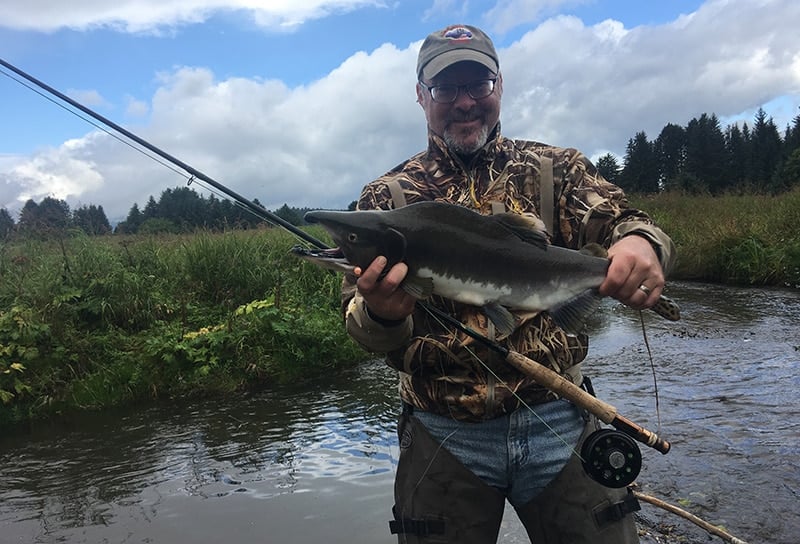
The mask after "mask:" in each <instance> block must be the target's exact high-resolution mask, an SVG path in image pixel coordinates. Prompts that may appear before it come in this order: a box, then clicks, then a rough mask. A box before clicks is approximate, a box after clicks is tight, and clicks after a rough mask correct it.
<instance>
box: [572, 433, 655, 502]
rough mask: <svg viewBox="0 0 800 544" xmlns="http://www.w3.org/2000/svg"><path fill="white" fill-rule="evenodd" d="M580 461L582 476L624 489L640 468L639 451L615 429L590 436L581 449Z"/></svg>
mask: <svg viewBox="0 0 800 544" xmlns="http://www.w3.org/2000/svg"><path fill="white" fill-rule="evenodd" d="M581 458H582V459H583V470H584V471H586V474H588V475H589V476H590V477H591V478H592V479H593V480H594V481H596V482H599V483H600V484H602V485H604V486H606V487H613V488H620V487H626V486H627V485H629V484H631V483H633V481H634V480H635V479H636V477H637V476H638V475H639V471H640V470H641V469H642V452H641V450H639V446H638V445H637V444H636V441H635V440H634V439H633V438H631V437H630V436H628V435H627V434H625V433H623V432H621V431H617V430H615V429H600V430H599V431H595V432H593V433H592V434H590V435H589V437H588V438H587V439H586V441H585V442H584V443H583V447H582V448H581Z"/></svg>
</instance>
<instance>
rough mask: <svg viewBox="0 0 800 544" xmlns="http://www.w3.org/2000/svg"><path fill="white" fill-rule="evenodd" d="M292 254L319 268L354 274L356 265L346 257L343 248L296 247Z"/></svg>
mask: <svg viewBox="0 0 800 544" xmlns="http://www.w3.org/2000/svg"><path fill="white" fill-rule="evenodd" d="M291 252H292V253H294V254H295V255H297V256H298V257H300V258H302V259H306V260H308V261H311V262H313V263H314V264H316V265H318V266H322V267H324V268H329V269H331V270H335V271H337V272H352V271H353V269H354V268H355V265H353V264H351V263H350V261H348V260H347V257H345V255H344V252H343V251H342V250H341V248H338V247H334V248H328V249H318V248H307V247H303V246H294V247H292V249H291Z"/></svg>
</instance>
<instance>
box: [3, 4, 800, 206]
mask: <svg viewBox="0 0 800 544" xmlns="http://www.w3.org/2000/svg"><path fill="white" fill-rule="evenodd" d="M798 20H800V3H798V2H795V1H794V0H783V1H778V0H772V1H766V0H762V1H760V2H750V1H748V2H725V1H712V2H708V3H706V4H704V5H703V6H702V7H701V8H700V9H699V10H698V11H696V12H695V13H693V14H691V15H688V16H685V17H681V18H679V19H677V20H676V21H674V22H672V23H670V24H666V25H660V26H646V27H635V28H625V27H624V25H623V24H622V23H620V22H618V21H613V20H608V21H604V22H601V23H599V24H596V25H585V24H583V23H582V22H581V21H580V20H579V19H577V18H574V17H554V18H551V19H548V20H546V21H544V22H543V23H542V24H540V25H538V26H536V27H534V28H532V29H531V30H529V31H528V32H526V33H524V34H523V35H522V36H521V37H520V39H519V40H518V41H516V42H514V43H512V44H510V45H509V46H508V47H505V48H501V49H500V50H499V54H500V57H501V68H502V70H503V74H504V95H503V113H502V122H503V132H504V133H505V134H506V135H507V136H511V137H521V138H528V139H535V140H539V141H545V142H548V143H552V144H555V145H562V146H570V147H577V148H578V149H581V150H582V151H584V152H585V153H586V154H587V155H589V156H595V157H596V156H598V154H599V153H601V152H602V153H604V152H607V151H611V152H614V153H616V154H618V155H622V154H623V153H624V149H625V145H626V143H627V141H628V139H629V138H631V137H633V135H634V134H635V133H636V132H638V131H642V130H643V131H645V132H647V134H648V136H649V137H650V138H651V139H655V137H657V136H658V131H660V129H661V128H663V126H664V125H666V124H667V123H677V124H681V125H685V124H686V123H687V122H688V121H689V120H690V119H691V118H693V117H696V116H699V115H700V114H701V113H716V114H717V115H718V116H719V117H720V118H723V119H736V118H737V116H741V115H747V120H748V122H750V121H751V119H752V112H753V111H754V110H755V109H757V108H758V107H760V106H762V105H765V104H780V111H781V112H790V116H789V117H788V118H785V119H778V118H776V123H778V126H779V127H783V126H785V124H786V123H787V122H789V121H790V120H791V118H792V117H794V115H796V114H797V105H798V103H800V53H798V49H797V44H796V39H795V35H796V29H795V28H794V27H795V22H796V21H798ZM420 43H421V41H417V42H415V43H412V44H410V45H407V46H405V45H404V46H397V45H392V44H384V45H382V46H380V47H378V48H376V49H374V50H372V51H371V52H365V51H361V52H357V53H355V54H353V55H352V56H351V57H350V58H348V59H347V60H346V61H345V62H343V63H342V64H341V65H340V66H338V67H337V68H336V69H334V70H333V71H331V72H330V73H329V74H327V75H325V76H324V77H322V78H320V79H318V80H316V81H313V82H310V83H308V84H305V85H300V86H296V87H290V86H288V85H286V84H285V83H284V82H282V81H280V80H276V79H258V78H250V79H248V78H233V77H230V78H220V77H219V76H218V75H217V74H215V73H213V72H211V71H210V70H208V69H205V68H198V67H192V66H185V67H177V68H175V69H174V70H172V71H169V72H165V73H162V74H159V75H158V80H157V84H158V89H157V90H156V91H155V92H154V93H153V94H152V96H151V97H150V98H149V99H147V102H146V103H144V102H142V103H141V104H139V103H136V104H135V107H134V108H133V110H136V111H138V112H141V113H145V115H144V116H143V117H140V118H137V119H136V121H137V123H138V124H137V127H136V128H135V129H134V131H135V132H136V133H137V134H138V135H140V136H142V137H143V138H145V139H147V140H149V141H151V142H153V143H154V144H155V145H157V146H159V147H161V148H162V149H164V150H165V151H167V152H168V153H170V154H172V155H174V156H175V157H178V158H180V159H181V160H183V161H184V162H186V163H188V164H190V165H192V166H193V167H195V168H197V169H198V170H200V171H202V172H204V173H205V174H207V175H209V176H211V177H212V178H214V179H216V180H217V181H219V182H221V183H223V184H224V185H226V186H228V187H230V188H231V189H232V190H234V191H236V192H237V193H239V194H241V195H244V196H246V197H248V198H250V199H254V198H257V199H258V200H259V201H260V202H261V203H262V204H264V205H265V206H266V207H268V208H270V209H276V208H278V207H280V206H281V205H282V204H284V203H288V204H289V205H291V206H312V207H331V208H344V207H346V206H347V204H348V203H349V202H350V201H352V200H355V199H356V198H357V197H358V194H359V191H360V189H361V187H362V186H363V184H364V183H366V182H368V181H370V180H371V179H374V178H375V177H377V176H378V175H380V174H382V173H383V172H385V171H387V170H389V169H390V168H392V167H394V166H395V165H396V164H398V163H399V162H400V161H402V160H404V159H405V158H407V157H409V156H410V155H412V154H414V153H416V152H417V151H420V150H422V149H423V148H424V146H425V141H426V140H425V123H424V116H423V114H422V111H421V109H420V107H419V106H418V105H417V104H416V103H415V95H414V66H415V62H416V56H417V51H418V48H419V46H420ZM365 82H368V83H365ZM781 97H783V98H781ZM787 102H792V103H793V104H794V105H793V107H789V106H787V105H786V103H787ZM4 162H6V163H8V162H9V161H8V160H6V161H4ZM0 164H2V163H0ZM15 164H16V166H15V167H13V168H11V169H0V172H5V173H0V205H2V204H4V203H7V202H9V201H12V200H13V195H27V196H30V197H32V198H34V199H36V200H39V199H41V198H43V197H44V196H48V195H57V196H59V197H62V198H66V200H67V201H68V202H69V203H70V205H71V206H73V207H74V206H75V205H77V204H78V203H82V204H89V203H92V204H98V205H102V206H103V207H104V209H105V211H106V213H107V214H108V216H109V219H111V220H112V221H114V220H118V219H124V217H125V216H126V215H127V212H128V210H129V209H130V206H131V205H132V204H133V203H138V204H139V205H140V206H143V205H144V204H145V203H146V201H147V198H148V197H149V196H151V195H152V196H155V197H156V198H158V196H159V195H160V194H161V192H162V191H163V190H165V189H167V188H171V187H175V186H177V185H181V184H184V183H185V181H186V179H185V178H184V177H182V176H181V175H179V174H177V173H175V172H173V171H171V170H168V169H167V168H164V167H163V166H161V165H159V164H157V163H155V162H153V161H151V160H149V159H147V158H146V157H143V156H142V155H140V154H138V153H136V152H134V151H132V150H131V149H130V148H129V147H127V146H124V145H121V144H120V143H119V142H118V141H116V140H114V139H113V138H111V137H110V136H108V135H106V134H104V133H100V132H91V133H89V134H87V135H86V136H85V137H83V138H80V139H78V140H74V141H70V142H67V143H65V144H63V145H62V146H60V147H59V148H57V149H50V150H46V151H44V152H42V153H40V154H37V155H35V156H32V157H29V158H27V159H25V160H23V161H21V162H20V161H19V160H18V158H15ZM14 191H16V192H14ZM20 198H22V197H20Z"/></svg>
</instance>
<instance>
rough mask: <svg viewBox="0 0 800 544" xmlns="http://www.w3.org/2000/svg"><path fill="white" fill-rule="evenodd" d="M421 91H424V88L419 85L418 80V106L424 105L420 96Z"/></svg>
mask: <svg viewBox="0 0 800 544" xmlns="http://www.w3.org/2000/svg"><path fill="white" fill-rule="evenodd" d="M423 91H424V89H423V88H422V85H420V84H419V81H418V82H417V104H419V105H420V106H423V107H424V105H423V103H422V97H423V94H422V93H423Z"/></svg>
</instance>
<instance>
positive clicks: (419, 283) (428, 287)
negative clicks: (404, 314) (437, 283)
mask: <svg viewBox="0 0 800 544" xmlns="http://www.w3.org/2000/svg"><path fill="white" fill-rule="evenodd" d="M403 290H404V291H405V292H406V293H408V294H409V295H411V296H412V297H414V298H417V299H426V298H428V297H430V296H431V295H432V294H433V278H420V277H416V276H415V277H408V276H406V279H405V280H403Z"/></svg>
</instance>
